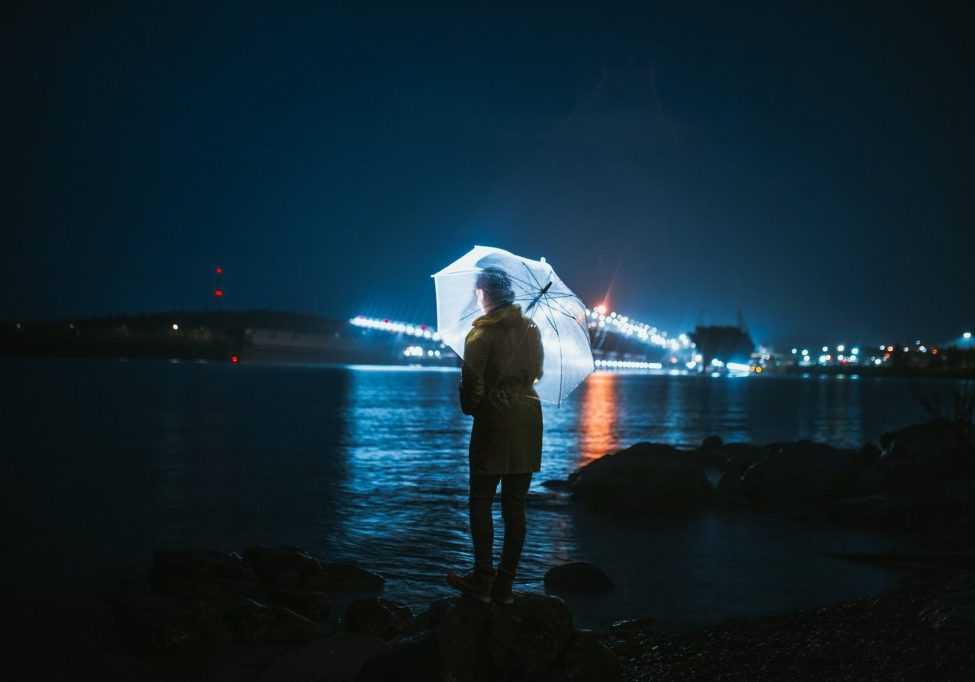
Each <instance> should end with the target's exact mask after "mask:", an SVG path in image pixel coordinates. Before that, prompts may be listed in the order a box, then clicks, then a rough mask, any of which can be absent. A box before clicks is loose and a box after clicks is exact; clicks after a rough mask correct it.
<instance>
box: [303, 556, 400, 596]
mask: <svg viewBox="0 0 975 682" xmlns="http://www.w3.org/2000/svg"><path fill="white" fill-rule="evenodd" d="M385 582H386V578H384V577H383V576H381V575H379V574H378V573H373V572H372V571H367V570H366V569H364V568H359V567H358V566H353V565H352V564H330V563H322V565H321V570H320V571H318V572H317V573H314V574H312V575H310V576H308V577H307V578H305V581H304V583H303V584H304V587H305V589H309V590H322V591H325V592H328V591H329V590H381V589H382V588H383V584H384V583H385Z"/></svg>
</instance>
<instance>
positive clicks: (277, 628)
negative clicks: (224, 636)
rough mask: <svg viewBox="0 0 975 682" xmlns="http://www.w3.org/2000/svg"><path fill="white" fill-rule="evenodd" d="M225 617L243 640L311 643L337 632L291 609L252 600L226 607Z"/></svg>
mask: <svg viewBox="0 0 975 682" xmlns="http://www.w3.org/2000/svg"><path fill="white" fill-rule="evenodd" d="M224 616H225V618H226V620H227V622H228V623H229V624H230V625H231V627H232V629H233V630H234V631H235V632H236V634H237V637H238V638H239V639H240V640H241V641H242V642H244V643H252V642H310V641H312V640H316V639H320V638H322V637H324V636H326V635H328V634H330V633H331V632H333V631H334V629H331V628H328V627H324V626H322V625H320V624H318V623H315V622H313V621H310V620H308V619H307V618H305V617H304V616H301V615H299V614H297V613H295V612H294V611H292V610H291V609H287V608H285V607H283V606H276V605H271V606H268V605H265V604H262V603H260V602H257V601H254V600H252V599H247V600H243V601H241V602H239V603H237V604H234V605H232V606H229V607H226V608H225V609H224Z"/></svg>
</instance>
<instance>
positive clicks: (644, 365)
mask: <svg viewBox="0 0 975 682" xmlns="http://www.w3.org/2000/svg"><path fill="white" fill-rule="evenodd" d="M595 365H596V367H597V368H601V369H663V368H664V366H663V365H662V364H661V363H659V362H637V361H635V360H596V361H595Z"/></svg>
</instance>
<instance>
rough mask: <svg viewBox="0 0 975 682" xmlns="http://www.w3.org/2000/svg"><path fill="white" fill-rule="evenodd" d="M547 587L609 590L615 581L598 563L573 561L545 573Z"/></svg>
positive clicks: (581, 590)
mask: <svg viewBox="0 0 975 682" xmlns="http://www.w3.org/2000/svg"><path fill="white" fill-rule="evenodd" d="M545 589H546V590H548V591H551V592H609V591H610V590H611V589H613V581H612V580H610V579H609V576H608V575H606V574H605V573H603V570H602V569H601V568H599V566H597V565H596V564H591V563H589V562H588V561H571V562H569V563H567V564H562V565H561V566H553V567H552V568H550V569H548V571H547V572H546V573H545Z"/></svg>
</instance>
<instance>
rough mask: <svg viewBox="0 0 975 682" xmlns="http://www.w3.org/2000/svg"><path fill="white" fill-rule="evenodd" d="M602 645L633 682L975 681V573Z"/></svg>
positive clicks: (617, 634)
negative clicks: (831, 603) (823, 605)
mask: <svg viewBox="0 0 975 682" xmlns="http://www.w3.org/2000/svg"><path fill="white" fill-rule="evenodd" d="M605 641H606V643H607V644H608V645H609V647H610V648H611V649H612V650H613V651H614V652H615V653H616V654H617V656H618V657H619V660H620V663H621V665H622V667H623V670H624V679H625V680H627V681H628V682H636V681H637V680H639V681H641V682H643V681H645V680H661V681H666V680H782V679H793V680H858V681H859V680H862V681H870V680H876V681H878V682H880V681H881V680H883V681H884V682H887V681H890V680H970V679H971V677H972V671H975V646H973V643H975V572H968V573H960V574H952V573H939V574H936V575H923V576H914V577H913V578H912V579H911V580H909V581H908V582H907V584H905V585H904V586H903V587H901V588H900V589H898V590H896V591H894V592H892V593H890V594H886V595H883V596H880V597H872V598H868V599H859V600H856V601H851V602H845V603H843V604H838V605H835V606H830V607H827V608H819V609H808V610H800V611H794V612H792V613H786V614H782V615H778V616H771V617H768V618H759V619H750V620H733V621H727V622H725V623H722V624H720V625H717V626H714V627H707V628H701V629H697V630H694V631H691V632H682V633H662V632H655V631H654V630H652V629H650V628H641V627H634V626H623V627H617V628H614V629H613V631H612V632H611V633H610V634H609V635H608V636H607V637H606V639H605Z"/></svg>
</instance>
